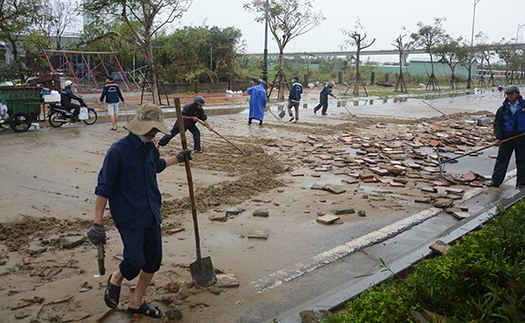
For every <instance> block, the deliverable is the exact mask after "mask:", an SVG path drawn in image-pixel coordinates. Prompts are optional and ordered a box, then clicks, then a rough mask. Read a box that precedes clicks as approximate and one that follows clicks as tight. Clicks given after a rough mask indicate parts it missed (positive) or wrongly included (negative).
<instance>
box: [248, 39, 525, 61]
mask: <svg viewBox="0 0 525 323" xmlns="http://www.w3.org/2000/svg"><path fill="white" fill-rule="evenodd" d="M489 46H490V45H489ZM495 48H496V46H494V47H493V48H491V49H495ZM503 48H506V49H513V48H515V49H521V50H523V51H525V43H516V44H506V45H503ZM411 54H426V52H425V50H424V49H411V50H407V51H405V62H406V58H407V57H408V55H411ZM242 55H244V56H255V57H263V54H262V53H246V54H242ZM284 55H285V57H297V56H311V57H316V58H321V57H348V56H350V57H352V56H355V55H357V51H339V52H296V53H284ZM360 55H361V56H389V55H396V56H397V55H399V50H397V49H385V50H363V51H361V53H360ZM268 56H272V57H278V56H279V53H268Z"/></svg>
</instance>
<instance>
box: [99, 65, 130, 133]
mask: <svg viewBox="0 0 525 323" xmlns="http://www.w3.org/2000/svg"><path fill="white" fill-rule="evenodd" d="M104 97H105V98H106V104H107V105H108V115H109V119H110V120H111V126H112V127H111V129H110V130H113V131H115V130H117V122H118V103H119V100H120V101H122V102H124V98H123V97H122V92H120V88H119V86H118V84H117V83H116V82H114V81H113V77H111V75H108V76H106V84H105V85H104V89H103V90H102V94H101V95H100V102H101V103H102V102H104Z"/></svg>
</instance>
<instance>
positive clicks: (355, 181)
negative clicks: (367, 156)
mask: <svg viewBox="0 0 525 323" xmlns="http://www.w3.org/2000/svg"><path fill="white" fill-rule="evenodd" d="M341 182H343V183H346V184H357V183H359V181H358V180H356V179H352V180H348V179H342V180H341Z"/></svg>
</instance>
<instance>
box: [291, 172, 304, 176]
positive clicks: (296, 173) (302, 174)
mask: <svg viewBox="0 0 525 323" xmlns="http://www.w3.org/2000/svg"><path fill="white" fill-rule="evenodd" d="M290 175H292V176H304V173H299V172H291V173H290Z"/></svg>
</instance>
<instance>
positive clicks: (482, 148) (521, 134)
mask: <svg viewBox="0 0 525 323" xmlns="http://www.w3.org/2000/svg"><path fill="white" fill-rule="evenodd" d="M522 136H525V132H523V133H520V134H519V135H516V136H514V137H510V138H507V139H503V140H502V141H500V142H499V144H502V143H504V142H507V141H511V140H514V139H516V138H519V137H522ZM494 146H496V144H495V143H494V144H490V145H488V146H485V147H481V148H479V149H476V150H473V151H469V152H468V153H466V154H463V155H461V156H457V157H454V158H451V159H447V160H446V161H444V163H448V162H449V161H452V160H456V159H459V158H461V157H465V156H469V155H472V154H474V153H477V152H479V151H482V150H485V149H487V148H490V147H494Z"/></svg>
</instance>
